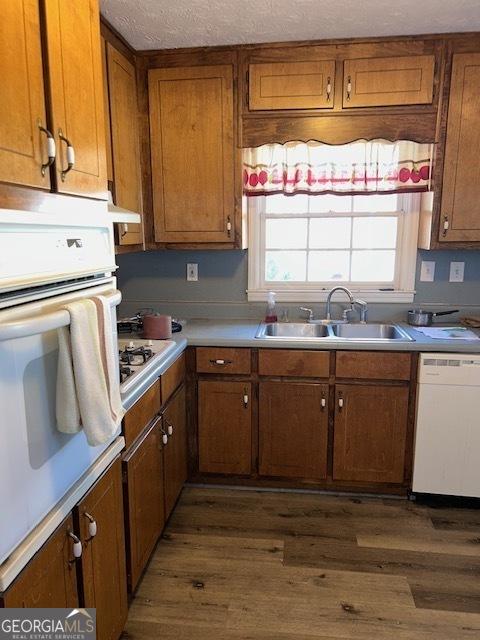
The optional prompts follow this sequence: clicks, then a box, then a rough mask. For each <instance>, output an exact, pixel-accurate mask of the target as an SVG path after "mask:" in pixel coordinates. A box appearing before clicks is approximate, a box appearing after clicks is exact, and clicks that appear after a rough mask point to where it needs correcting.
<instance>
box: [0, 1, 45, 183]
mask: <svg viewBox="0 0 480 640" xmlns="http://www.w3.org/2000/svg"><path fill="white" fill-rule="evenodd" d="M0 42H1V43H2V55H1V56H0V78H1V99H0V181H2V182H14V183H17V184H23V185H29V186H32V187H44V188H47V189H48V188H49V187H50V172H49V171H48V170H47V171H45V175H43V176H42V163H43V162H46V160H47V151H46V138H45V133H44V132H42V131H41V130H40V129H39V125H41V126H43V127H45V126H46V120H45V103H44V88H43V71H42V52H41V45H40V24H39V14H38V2H37V1H36V0H17V1H16V2H4V3H2V19H1V21H0Z"/></svg>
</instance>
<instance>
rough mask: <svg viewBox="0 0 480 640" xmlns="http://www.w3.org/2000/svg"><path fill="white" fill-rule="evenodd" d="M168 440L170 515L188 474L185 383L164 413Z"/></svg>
mask: <svg viewBox="0 0 480 640" xmlns="http://www.w3.org/2000/svg"><path fill="white" fill-rule="evenodd" d="M163 430H164V432H165V433H166V434H167V435H168V442H167V444H166V445H165V446H164V448H163V464H164V476H165V516H166V517H167V518H168V516H169V515H170V513H171V511H172V509H173V507H174V506H175V503H176V501H177V498H178V496H179V494H180V491H181V490H182V487H183V485H184V483H185V481H186V479H187V475H188V460H187V416H186V406H185V385H183V386H182V387H180V389H179V390H178V391H177V393H176V394H175V395H174V396H173V398H172V399H171V401H170V402H169V404H168V405H167V408H166V409H165V412H164V414H163Z"/></svg>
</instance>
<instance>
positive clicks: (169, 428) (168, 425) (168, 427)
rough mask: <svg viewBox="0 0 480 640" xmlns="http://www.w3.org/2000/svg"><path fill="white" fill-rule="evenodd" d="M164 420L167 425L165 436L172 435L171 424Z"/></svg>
mask: <svg viewBox="0 0 480 640" xmlns="http://www.w3.org/2000/svg"><path fill="white" fill-rule="evenodd" d="M164 420H165V422H166V423H167V435H168V436H171V435H173V424H172V423H171V422H169V421H168V420H167V419H166V418H164Z"/></svg>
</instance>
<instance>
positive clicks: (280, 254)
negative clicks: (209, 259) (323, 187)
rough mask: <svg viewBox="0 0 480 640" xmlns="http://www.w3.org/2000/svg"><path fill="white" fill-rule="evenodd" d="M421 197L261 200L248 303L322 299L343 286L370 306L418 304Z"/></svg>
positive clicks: (255, 214) (252, 235) (252, 237)
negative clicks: (271, 296) (270, 295)
mask: <svg viewBox="0 0 480 640" xmlns="http://www.w3.org/2000/svg"><path fill="white" fill-rule="evenodd" d="M419 201H420V196H419V195H418V194H400V195H399V194H382V195H377V194H374V195H359V196H336V195H314V196H308V195H294V196H285V195H282V194H278V195H269V196H256V197H251V198H249V199H248V206H249V222H250V224H249V229H250V232H249V246H250V250H249V290H248V294H249V299H250V300H264V299H265V297H266V292H267V291H270V290H274V291H276V292H277V298H278V299H279V300H280V301H282V300H283V301H292V302H296V301H298V302H307V301H321V300H323V299H324V298H325V296H326V293H327V292H328V290H329V289H331V288H332V287H334V286H336V285H344V286H347V287H348V288H350V289H352V291H357V292H362V297H364V298H366V299H367V301H368V300H370V301H382V300H391V301H402V302H410V301H412V299H413V288H414V282H415V264H416V247H417V233H418V209H419Z"/></svg>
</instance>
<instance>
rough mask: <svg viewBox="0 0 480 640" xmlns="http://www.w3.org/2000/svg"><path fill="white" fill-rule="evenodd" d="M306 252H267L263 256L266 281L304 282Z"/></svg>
mask: <svg viewBox="0 0 480 640" xmlns="http://www.w3.org/2000/svg"><path fill="white" fill-rule="evenodd" d="M306 266H307V252H306V251H267V252H266V254H265V280H266V281H275V282H279V281H286V282H289V281H292V280H297V281H298V280H301V281H305V276H306Z"/></svg>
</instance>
